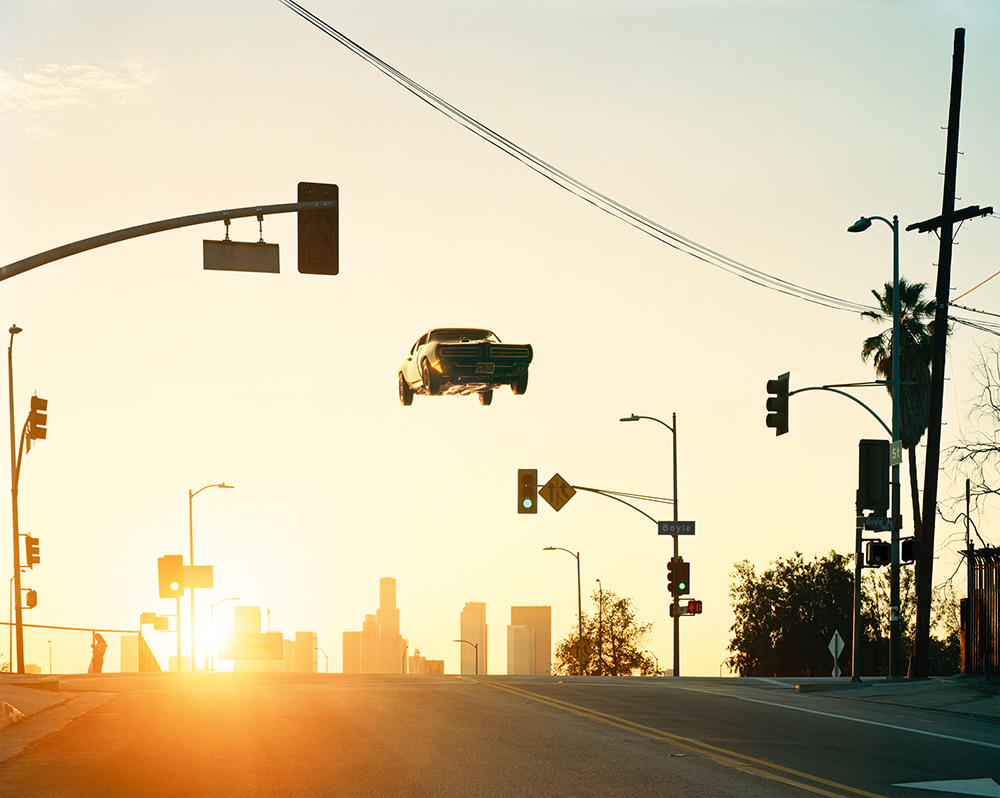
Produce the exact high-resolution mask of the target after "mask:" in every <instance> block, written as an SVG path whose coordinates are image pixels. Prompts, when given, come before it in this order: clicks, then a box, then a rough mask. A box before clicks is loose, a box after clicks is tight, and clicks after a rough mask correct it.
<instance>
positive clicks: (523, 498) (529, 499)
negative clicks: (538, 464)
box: [517, 468, 538, 513]
mask: <svg viewBox="0 0 1000 798" xmlns="http://www.w3.org/2000/svg"><path fill="white" fill-rule="evenodd" d="M517 511H518V512H519V513H537V512H538V469H537V468H519V469H517Z"/></svg>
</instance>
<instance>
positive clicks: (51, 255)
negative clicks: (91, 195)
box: [0, 201, 339, 281]
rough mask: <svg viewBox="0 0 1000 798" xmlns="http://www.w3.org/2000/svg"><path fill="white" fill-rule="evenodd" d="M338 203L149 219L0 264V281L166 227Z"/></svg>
mask: <svg viewBox="0 0 1000 798" xmlns="http://www.w3.org/2000/svg"><path fill="white" fill-rule="evenodd" d="M338 205H339V203H338V202H335V201H314V202H289V203H284V204H281V205H256V206H254V207H252V208H236V209H234V210H225V211H210V212H209V213H199V214H195V215H193V216H178V217H176V218H174V219H164V220H162V221H159V222H149V223H147V224H140V225H137V226H136V227H127V228H125V229H123V230H116V231H114V232H111V233H102V234H101V235H98V236H92V237H91V238H84V239H81V240H80V241H74V242H73V243H72V244H64V245H63V246H61V247H56V248H55V249H50V250H47V251H45V252H39V253H38V254H37V255H32V256H30V257H27V258H24V259H22V260H19V261H15V262H14V263H8V264H7V265H6V266H0V281H2V280H6V279H8V278H9V277H13V276H14V275H17V274H23V273H24V272H26V271H30V270H31V269H34V268H37V267H38V266H44V265H45V264H46V263H52V262H53V261H56V260H61V259H62V258H68V257H69V256H70V255H78V254H79V253H81V252H87V251H88V250H91V249H97V248H98V247H103V246H107V245H108V244H117V243H118V242H119V241H128V240H129V239H130V238H139V237H140V236H147V235H151V234H152V233H163V232H165V231H167V230H176V229H178V228H180V227H190V226H192V225H196V224H208V223H210V222H221V221H225V220H227V219H241V218H245V217H247V216H269V215H271V214H275V213H295V212H298V211H317V210H324V209H336V208H337V207H338Z"/></svg>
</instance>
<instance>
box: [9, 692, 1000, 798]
mask: <svg viewBox="0 0 1000 798" xmlns="http://www.w3.org/2000/svg"><path fill="white" fill-rule="evenodd" d="M60 688H61V690H62V693H61V694H60V696H71V697H72V700H68V701H62V703H59V704H58V705H56V706H53V707H51V708H49V709H45V710H43V711H40V712H37V713H36V714H33V715H31V716H30V717H29V718H27V719H25V720H23V721H21V722H19V723H17V724H15V725H13V726H11V727H8V729H6V730H4V732H2V735H3V746H4V748H3V751H4V753H3V756H4V757H5V758H4V761H3V763H2V768H0V792H2V794H3V795H4V797H5V798H15V797H16V796H49V795H51V796H91V795H93V796H172V797H173V798H177V797H178V796H182V797H183V796H272V795H274V796H407V797H408V796H444V797H447V796H521V795H524V796H602V797H603V796H630V798H639V797H640V796H659V797H663V796H668V797H669V796H678V798H680V796H684V798H712V797H717V796H746V797H747V798H758V797H759V798H764V797H765V796H766V797H767V798H782V797H783V796H802V795H808V794H818V795H826V796H859V795H860V796H889V797H890V798H891V797H892V796H907V798H919V796H920V795H928V796H933V795H944V794H948V793H951V794H956V793H959V791H960V793H959V794H966V795H1000V786H998V783H1000V734H998V726H997V723H996V722H994V721H991V720H986V719H980V718H969V717H962V716H958V715H952V714H947V713H942V712H936V711H931V710H926V709H915V708H910V707H897V706H887V705H883V704H874V703H869V702H864V701H843V700H835V699H833V698H832V697H830V696H827V695H824V694H822V693H799V692H796V691H795V690H794V689H790V688H791V685H788V684H782V683H780V682H777V681H773V682H772V681H768V680H760V681H758V680H742V679H655V678H624V679H600V678H582V679H581V678H579V677H570V678H561V679H560V678H552V677H548V678H536V677H508V676H496V677H476V678H472V677H458V676H446V677H417V676H395V677H393V676H344V675H329V676H328V675H320V674H317V675H302V676H297V675H279V674H144V675H121V676H119V675H117V674H104V675H102V676H100V677H82V676H81V677H63V678H62V679H61V680H60ZM74 707H75V708H74ZM16 735H21V736H22V738H23V740H25V742H24V743H23V744H21V745H16V744H12V741H14V740H15V739H17V738H16ZM928 782H935V783H936V786H935V789H933V790H930V789H927V783H928ZM942 782H955V784H950V785H948V786H945V785H942V784H941V783H942ZM917 784H920V785H922V786H920V787H917V786H916V785H917ZM901 785H909V786H901ZM942 787H944V788H943V789H942ZM993 788H995V790H996V791H995V792H990V791H989V790H991V789H993Z"/></svg>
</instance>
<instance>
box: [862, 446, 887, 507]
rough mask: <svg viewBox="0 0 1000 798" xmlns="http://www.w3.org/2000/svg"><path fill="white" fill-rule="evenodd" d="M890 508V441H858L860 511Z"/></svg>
mask: <svg viewBox="0 0 1000 798" xmlns="http://www.w3.org/2000/svg"><path fill="white" fill-rule="evenodd" d="M862 510H872V511H873V512H875V513H876V514H878V515H881V516H883V517H884V516H885V514H886V512H888V510H889V441H872V440H861V441H858V512H859V513H860V512H861V511H862Z"/></svg>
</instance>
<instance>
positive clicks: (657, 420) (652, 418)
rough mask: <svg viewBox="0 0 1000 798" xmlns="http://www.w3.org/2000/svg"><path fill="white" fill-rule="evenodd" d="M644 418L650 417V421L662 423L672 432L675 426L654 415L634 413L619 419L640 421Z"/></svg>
mask: <svg viewBox="0 0 1000 798" xmlns="http://www.w3.org/2000/svg"><path fill="white" fill-rule="evenodd" d="M642 418H645V419H648V420H649V421H655V422H656V423H657V424H662V425H663V426H664V427H666V428H667V429H668V430H670V431H671V432H673V431H674V428H673V427H671V426H670V425H669V424H668V423H667V422H666V421H661V420H660V419H658V418H654V417H653V416H637V415H636V414H635V413H633V414H632V415H631V416H629V417H628V418H620V419H618V420H619V421H638V420H639V419H642Z"/></svg>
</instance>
